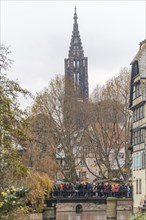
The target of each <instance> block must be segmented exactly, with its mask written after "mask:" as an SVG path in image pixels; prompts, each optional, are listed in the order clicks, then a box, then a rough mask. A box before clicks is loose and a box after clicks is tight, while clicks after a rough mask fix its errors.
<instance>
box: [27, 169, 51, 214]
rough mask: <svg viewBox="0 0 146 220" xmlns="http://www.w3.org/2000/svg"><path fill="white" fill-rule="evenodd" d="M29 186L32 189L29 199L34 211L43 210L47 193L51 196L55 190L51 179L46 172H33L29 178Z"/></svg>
mask: <svg viewBox="0 0 146 220" xmlns="http://www.w3.org/2000/svg"><path fill="white" fill-rule="evenodd" d="M27 186H28V187H29V189H30V193H29V201H30V203H31V204H32V211H36V212H41V211H42V209H43V207H44V199H45V195H46V196H47V197H49V195H50V192H51V191H52V190H53V184H52V182H51V180H50V179H49V177H48V175H47V174H45V173H38V172H31V173H30V175H29V176H28V179H27Z"/></svg>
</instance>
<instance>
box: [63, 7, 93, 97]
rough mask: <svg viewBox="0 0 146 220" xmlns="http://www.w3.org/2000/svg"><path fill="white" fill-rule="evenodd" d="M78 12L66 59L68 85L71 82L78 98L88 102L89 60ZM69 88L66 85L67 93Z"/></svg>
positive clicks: (75, 14)
mask: <svg viewBox="0 0 146 220" xmlns="http://www.w3.org/2000/svg"><path fill="white" fill-rule="evenodd" d="M77 19H78V17H77V12H76V8H75V13H74V24H73V32H72V37H71V42H70V48H69V53H68V58H67V59H65V78H66V84H67V83H68V81H71V82H72V84H73V90H74V91H75V92H77V94H78V98H79V99H81V100H86V99H88V97H89V89H88V58H87V57H84V51H83V47H82V42H81V38H80V33H79V29H78V23H77ZM67 89H68V86H67V85H66V93H67Z"/></svg>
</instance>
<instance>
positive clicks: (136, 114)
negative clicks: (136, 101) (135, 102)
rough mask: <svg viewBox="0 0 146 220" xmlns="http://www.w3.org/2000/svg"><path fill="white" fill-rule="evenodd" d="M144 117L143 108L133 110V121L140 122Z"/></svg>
mask: <svg viewBox="0 0 146 220" xmlns="http://www.w3.org/2000/svg"><path fill="white" fill-rule="evenodd" d="M143 117H144V115H143V106H141V107H139V108H137V109H135V110H134V111H133V121H137V120H140V119H142V118H143Z"/></svg>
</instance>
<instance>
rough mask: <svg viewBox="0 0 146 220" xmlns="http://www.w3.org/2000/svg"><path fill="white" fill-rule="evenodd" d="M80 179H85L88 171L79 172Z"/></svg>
mask: <svg viewBox="0 0 146 220" xmlns="http://www.w3.org/2000/svg"><path fill="white" fill-rule="evenodd" d="M79 179H80V180H85V179H86V172H85V171H80V172H79Z"/></svg>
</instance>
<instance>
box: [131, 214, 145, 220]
mask: <svg viewBox="0 0 146 220" xmlns="http://www.w3.org/2000/svg"><path fill="white" fill-rule="evenodd" d="M129 220H146V213H136V214H135V215H134V216H133V217H132V218H130V219H129Z"/></svg>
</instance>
